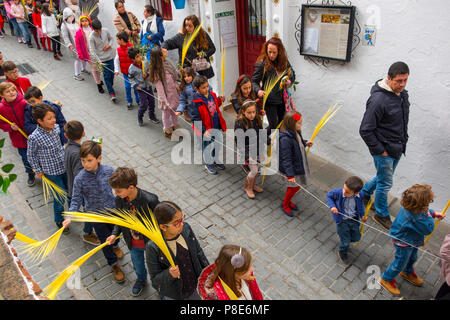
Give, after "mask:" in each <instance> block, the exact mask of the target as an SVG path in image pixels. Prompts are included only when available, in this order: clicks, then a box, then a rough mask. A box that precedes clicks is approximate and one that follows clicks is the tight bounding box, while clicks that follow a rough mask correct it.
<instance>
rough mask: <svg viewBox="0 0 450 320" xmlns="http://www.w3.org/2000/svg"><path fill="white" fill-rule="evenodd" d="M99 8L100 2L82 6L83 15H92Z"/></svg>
mask: <svg viewBox="0 0 450 320" xmlns="http://www.w3.org/2000/svg"><path fill="white" fill-rule="evenodd" d="M97 8H98V3H94V4H88V5H87V6H85V7H83V8H81V15H82V16H89V17H90V16H91V14H92V13H93V12H94V11H95V10H96V9H97Z"/></svg>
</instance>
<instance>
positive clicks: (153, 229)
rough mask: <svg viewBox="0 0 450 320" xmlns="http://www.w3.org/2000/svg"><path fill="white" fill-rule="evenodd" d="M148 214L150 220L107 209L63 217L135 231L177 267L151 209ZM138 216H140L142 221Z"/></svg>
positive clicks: (142, 216) (72, 213)
mask: <svg viewBox="0 0 450 320" xmlns="http://www.w3.org/2000/svg"><path fill="white" fill-rule="evenodd" d="M148 212H150V219H148V218H147V217H146V216H145V215H144V214H139V213H136V215H134V214H133V213H132V212H131V211H128V210H122V209H107V210H106V211H102V212H64V214H63V216H64V217H66V218H68V219H72V220H73V221H76V222H101V223H109V224H115V225H118V226H122V227H125V228H128V229H132V230H135V231H137V232H139V233H141V234H143V235H144V236H146V237H147V238H149V239H150V240H152V241H153V242H154V243H155V244H156V245H157V246H158V248H159V249H160V250H161V251H162V252H163V254H164V255H165V257H166V258H167V260H169V263H170V265H171V266H172V267H175V263H174V261H173V258H172V255H171V254H170V251H169V248H168V247H167V244H166V242H165V240H164V237H163V235H162V233H161V230H160V229H159V224H158V222H157V221H156V219H155V217H154V215H153V213H152V212H151V210H150V208H148ZM138 216H140V219H139V218H138Z"/></svg>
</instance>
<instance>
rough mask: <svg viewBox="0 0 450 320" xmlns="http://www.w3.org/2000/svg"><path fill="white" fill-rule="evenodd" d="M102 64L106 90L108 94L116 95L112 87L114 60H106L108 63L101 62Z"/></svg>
mask: <svg viewBox="0 0 450 320" xmlns="http://www.w3.org/2000/svg"><path fill="white" fill-rule="evenodd" d="M102 63H103V64H104V66H103V78H104V79H105V84H106V89H107V90H108V93H109V94H110V95H111V94H114V95H115V94H116V92H115V91H114V88H113V85H114V60H113V59H111V60H108V61H102Z"/></svg>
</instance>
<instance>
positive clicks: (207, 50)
mask: <svg viewBox="0 0 450 320" xmlns="http://www.w3.org/2000/svg"><path fill="white" fill-rule="evenodd" d="M199 25H200V20H199V19H198V18H197V16H195V15H191V16H187V17H186V18H184V21H183V27H182V29H181V31H180V32H179V33H177V34H176V35H175V36H174V37H172V38H171V39H168V40H166V41H164V43H163V44H162V47H163V48H165V49H167V50H174V49H178V55H179V60H178V62H179V64H181V56H182V49H183V42H184V38H185V37H186V36H187V35H189V34H190V33H192V32H194V30H195V28H197V26H199ZM215 52H216V47H215V46H214V43H213V42H212V40H211V38H210V37H209V35H208V33H207V32H205V30H204V29H203V28H201V30H200V32H199V33H198V35H197V37H196V38H195V40H194V41H193V42H192V44H191V46H190V47H189V49H188V51H187V53H186V58H185V60H184V64H183V66H182V67H183V68H185V67H191V66H192V61H193V60H194V59H195V58H200V57H201V56H202V55H203V56H204V57H205V58H206V60H207V61H208V62H210V58H211V56H212V55H213V54H214V53H215ZM196 71H197V72H198V74H200V75H203V76H205V77H206V78H208V79H211V78H212V77H214V71H213V68H212V66H210V67H209V68H208V69H205V70H200V71H199V70H196Z"/></svg>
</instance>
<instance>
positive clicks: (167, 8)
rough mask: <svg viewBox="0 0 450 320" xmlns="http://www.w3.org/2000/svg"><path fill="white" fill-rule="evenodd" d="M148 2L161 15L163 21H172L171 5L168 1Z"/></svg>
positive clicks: (151, 0) (155, 0)
mask: <svg viewBox="0 0 450 320" xmlns="http://www.w3.org/2000/svg"><path fill="white" fill-rule="evenodd" d="M149 2H150V5H151V6H152V7H153V8H155V9H156V10H157V11H158V12H159V13H160V14H161V17H162V18H163V19H164V20H173V17H172V3H171V1H170V0H150V1H149Z"/></svg>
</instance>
